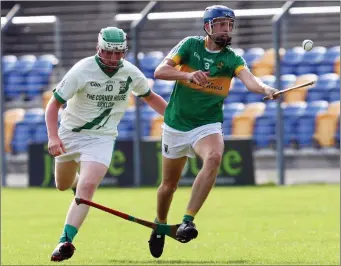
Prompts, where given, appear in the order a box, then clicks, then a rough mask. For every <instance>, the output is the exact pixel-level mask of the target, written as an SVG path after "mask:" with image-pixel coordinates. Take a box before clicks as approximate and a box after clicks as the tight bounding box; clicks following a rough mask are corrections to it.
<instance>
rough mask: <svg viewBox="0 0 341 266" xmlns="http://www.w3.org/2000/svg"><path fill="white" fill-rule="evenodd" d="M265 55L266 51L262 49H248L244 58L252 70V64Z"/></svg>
mask: <svg viewBox="0 0 341 266" xmlns="http://www.w3.org/2000/svg"><path fill="white" fill-rule="evenodd" d="M263 55H264V49H263V48H260V47H255V48H250V49H248V50H247V51H246V52H245V53H244V55H243V58H244V60H245V62H246V64H247V65H248V67H249V68H250V69H252V64H253V62H254V61H255V60H257V59H259V58H261V57H262V56H263Z"/></svg>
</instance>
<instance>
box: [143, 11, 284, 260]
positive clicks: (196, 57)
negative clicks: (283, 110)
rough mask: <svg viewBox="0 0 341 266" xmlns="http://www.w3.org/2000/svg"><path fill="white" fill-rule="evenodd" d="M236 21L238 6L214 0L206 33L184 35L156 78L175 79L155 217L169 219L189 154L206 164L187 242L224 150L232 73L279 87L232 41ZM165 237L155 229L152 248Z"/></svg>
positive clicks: (258, 89)
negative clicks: (258, 73)
mask: <svg viewBox="0 0 341 266" xmlns="http://www.w3.org/2000/svg"><path fill="white" fill-rule="evenodd" d="M234 26H235V14H234V11H233V10H232V9H230V8H228V7H226V6H221V5H214V6H210V7H207V8H206V10H205V12H204V30H205V32H206V36H205V37H200V36H195V37H187V38H185V39H183V40H182V41H181V42H180V43H179V44H178V45H177V46H175V47H174V48H173V49H172V50H171V52H170V53H169V54H168V56H167V57H166V58H165V59H164V61H163V62H162V63H161V64H160V65H159V66H158V67H157V69H156V70H155V74H154V76H155V78H157V79H163V80H176V83H175V87H174V90H173V92H172V95H171V98H170V101H169V103H168V106H167V108H166V111H165V114H164V124H163V132H162V155H163V163H162V166H163V180H162V183H161V185H160V186H159V189H158V192H157V216H156V222H158V223H166V222H167V214H168V211H169V208H170V205H171V202H172V198H173V194H174V192H175V190H176V188H177V186H178V182H179V179H180V177H181V172H182V170H183V168H184V166H185V164H186V161H187V158H188V157H195V156H198V157H199V158H201V159H202V161H203V167H202V169H201V170H200V172H199V174H198V175H197V177H196V179H195V181H194V183H193V186H192V194H191V198H190V200H189V203H188V206H187V210H186V213H185V215H184V217H183V221H182V224H181V225H180V227H179V228H178V231H177V238H178V239H179V240H180V241H182V242H188V241H190V240H192V239H194V238H196V237H197V235H198V231H197V229H196V227H195V224H194V223H193V220H194V217H195V215H196V214H197V213H198V211H199V210H200V208H201V206H202V205H203V203H204V201H205V199H206V198H207V196H208V194H209V192H210V190H211V188H212V187H213V185H214V183H215V180H216V176H217V173H218V169H219V166H220V162H221V158H222V154H223V150H224V141H223V132H222V122H223V102H224V99H225V98H226V97H228V93H229V89H230V83H231V80H232V78H234V77H238V78H239V79H240V80H241V81H242V82H243V83H244V85H245V86H246V88H247V89H248V90H250V91H252V92H255V93H261V94H264V95H267V96H269V98H270V99H273V98H274V97H273V94H274V93H275V92H276V91H277V90H276V89H274V88H271V87H269V86H267V85H266V84H264V83H263V82H262V81H261V80H260V79H259V78H257V77H255V76H254V75H253V74H252V73H251V72H250V71H249V70H248V67H247V65H246V63H245V61H244V59H243V58H242V57H241V56H239V55H237V54H236V53H235V52H234V51H233V49H231V48H230V47H229V46H230V44H231V39H232V38H231V35H232V34H233V30H234ZM164 241H165V237H164V235H160V234H158V233H157V232H156V231H155V230H153V231H152V234H151V236H150V240H149V249H150V252H151V254H152V255H153V256H154V257H156V258H158V257H160V256H161V255H162V252H163V247H164Z"/></svg>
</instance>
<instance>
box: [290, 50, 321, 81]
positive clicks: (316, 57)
mask: <svg viewBox="0 0 341 266" xmlns="http://www.w3.org/2000/svg"><path fill="white" fill-rule="evenodd" d="M326 51H327V49H326V48H325V47H322V46H317V47H314V48H313V49H312V50H311V51H309V53H304V55H303V57H302V61H301V62H300V64H299V65H298V66H297V67H296V72H295V74H296V75H304V74H310V73H313V74H316V73H317V71H316V67H317V66H318V65H319V64H320V63H321V62H322V60H323V58H324V55H325V53H326Z"/></svg>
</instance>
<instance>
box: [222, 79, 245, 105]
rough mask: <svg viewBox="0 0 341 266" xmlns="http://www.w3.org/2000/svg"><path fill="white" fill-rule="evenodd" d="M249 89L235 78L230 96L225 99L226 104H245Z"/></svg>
mask: <svg viewBox="0 0 341 266" xmlns="http://www.w3.org/2000/svg"><path fill="white" fill-rule="evenodd" d="M247 92H248V90H247V88H246V87H245V85H244V84H243V82H241V80H240V79H238V78H235V79H234V83H233V86H232V87H231V89H230V91H229V94H228V96H227V97H226V98H225V100H224V103H241V102H245V97H246V95H247Z"/></svg>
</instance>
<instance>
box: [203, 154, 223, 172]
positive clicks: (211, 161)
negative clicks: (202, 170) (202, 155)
mask: <svg viewBox="0 0 341 266" xmlns="http://www.w3.org/2000/svg"><path fill="white" fill-rule="evenodd" d="M221 158H222V154H221V153H219V152H215V151H212V152H210V153H209V154H208V155H207V157H206V160H205V163H206V164H207V165H208V166H210V167H211V168H218V167H219V166H220V163H221Z"/></svg>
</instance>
